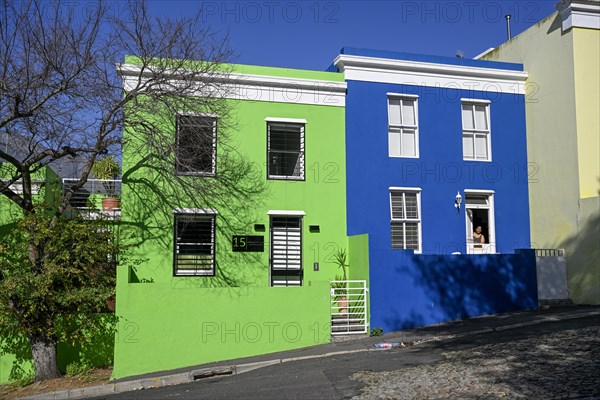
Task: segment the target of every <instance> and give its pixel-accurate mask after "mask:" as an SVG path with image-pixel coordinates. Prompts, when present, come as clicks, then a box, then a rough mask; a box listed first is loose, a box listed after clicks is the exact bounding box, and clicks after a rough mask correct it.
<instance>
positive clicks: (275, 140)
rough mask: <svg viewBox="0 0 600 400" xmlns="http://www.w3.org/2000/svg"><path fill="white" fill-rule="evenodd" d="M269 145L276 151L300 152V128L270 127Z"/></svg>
mask: <svg viewBox="0 0 600 400" xmlns="http://www.w3.org/2000/svg"><path fill="white" fill-rule="evenodd" d="M269 139H270V140H269V145H270V147H271V150H275V151H300V141H301V133H300V127H299V126H295V127H293V128H292V129H290V128H286V127H283V126H281V125H271V126H270V136H269Z"/></svg>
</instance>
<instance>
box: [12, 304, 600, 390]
mask: <svg viewBox="0 0 600 400" xmlns="http://www.w3.org/2000/svg"><path fill="white" fill-rule="evenodd" d="M589 316H598V318H599V321H600V307H599V306H564V307H552V308H548V309H538V310H532V311H522V312H515V313H507V314H497V315H491V316H485V317H477V318H471V319H468V320H461V321H455V322H449V323H444V324H439V325H433V326H428V327H424V328H418V329H412V330H406V331H399V332H391V333H388V334H385V335H383V336H379V337H364V336H363V337H360V338H357V339H354V340H348V341H343V342H336V343H329V344H323V345H318V346H312V347H308V348H302V349H297V350H289V351H283V352H278V353H271V354H264V355H259V356H253V357H246V358H240V359H235V360H227V361H220V362H214V363H209V364H202V365H197V366H192V367H187V368H181V369H177V370H170V371H161V372H156V373H151V374H144V375H140V376H134V377H128V378H123V379H118V380H114V381H112V382H111V383H109V384H104V385H100V386H91V387H87V388H81V389H71V390H66V391H61V392H54V393H45V394H41V395H36V396H31V397H26V398H24V399H27V400H42V399H43V400H50V399H52V400H54V399H81V398H86V397H95V396H103V395H110V394H116V393H123V392H128V391H132V390H141V389H149V388H156V387H162V386H169V385H177V384H181V383H188V382H193V381H196V380H199V379H203V378H207V377H211V376H216V375H235V374H242V373H244V372H249V371H252V370H255V369H258V368H262V367H266V366H269V365H274V364H280V363H285V362H292V361H296V360H305V359H311V358H321V357H329V356H333V355H338V354H350V353H357V352H365V351H382V350H379V349H376V348H375V347H374V344H376V343H382V342H387V343H393V342H399V343H404V344H406V345H412V344H418V343H419V342H424V341H430V340H444V339H449V338H454V337H461V336H468V335H477V334H484V333H489V332H498V331H503V330H509V329H518V328H519V327H524V326H531V325H536V324H541V323H547V322H553V321H564V320H568V319H575V318H584V317H589Z"/></svg>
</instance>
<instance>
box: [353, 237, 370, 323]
mask: <svg viewBox="0 0 600 400" xmlns="http://www.w3.org/2000/svg"><path fill="white" fill-rule="evenodd" d="M348 249H349V255H350V261H349V262H350V268H349V269H350V278H349V279H350V280H355V281H356V280H360V281H362V280H364V281H366V282H367V288H370V284H369V235H367V234H364V235H356V236H350V237H348ZM369 294H370V292H367V321H370V319H371V318H370V315H371V299H370V298H369ZM373 328H374V327H369V330H371V329H373Z"/></svg>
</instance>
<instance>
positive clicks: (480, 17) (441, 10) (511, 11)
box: [401, 1, 540, 23]
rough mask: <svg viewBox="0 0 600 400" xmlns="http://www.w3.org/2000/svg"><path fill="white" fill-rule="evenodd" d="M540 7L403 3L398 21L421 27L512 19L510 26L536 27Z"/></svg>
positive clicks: (493, 3) (532, 4)
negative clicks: (421, 24) (509, 16)
mask: <svg viewBox="0 0 600 400" xmlns="http://www.w3.org/2000/svg"><path fill="white" fill-rule="evenodd" d="M539 13H540V9H539V5H538V4H537V3H535V2H533V1H512V2H511V1H403V2H402V5H401V21H402V22H404V23H406V22H409V21H411V20H412V21H414V20H416V21H420V22H423V23H426V22H427V23H432V22H434V23H441V22H444V23H465V22H466V23H475V22H482V21H483V22H488V23H495V22H500V21H504V18H505V16H506V15H511V19H512V20H513V22H516V23H519V22H523V23H535V22H537V21H538V20H539V19H540V15H539Z"/></svg>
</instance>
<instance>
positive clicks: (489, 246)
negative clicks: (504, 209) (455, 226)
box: [464, 189, 496, 254]
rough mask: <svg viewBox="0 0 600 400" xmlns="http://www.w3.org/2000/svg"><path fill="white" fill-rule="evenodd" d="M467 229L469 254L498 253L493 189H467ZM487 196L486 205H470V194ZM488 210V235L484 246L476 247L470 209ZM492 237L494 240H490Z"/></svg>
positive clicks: (467, 249)
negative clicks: (468, 203)
mask: <svg viewBox="0 0 600 400" xmlns="http://www.w3.org/2000/svg"><path fill="white" fill-rule="evenodd" d="M464 192H465V229H466V251H467V254H495V253H496V218H495V206H494V196H495V192H494V191H493V190H479V189H465V190H464ZM470 194H472V195H479V196H486V197H487V199H488V204H487V205H485V206H468V205H467V196H468V195H470ZM470 209H471V210H488V237H486V242H487V243H485V244H484V245H483V246H482V248H475V247H474V244H473V222H472V220H471V218H469V211H468V210H470ZM490 238H491V239H492V240H490Z"/></svg>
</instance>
